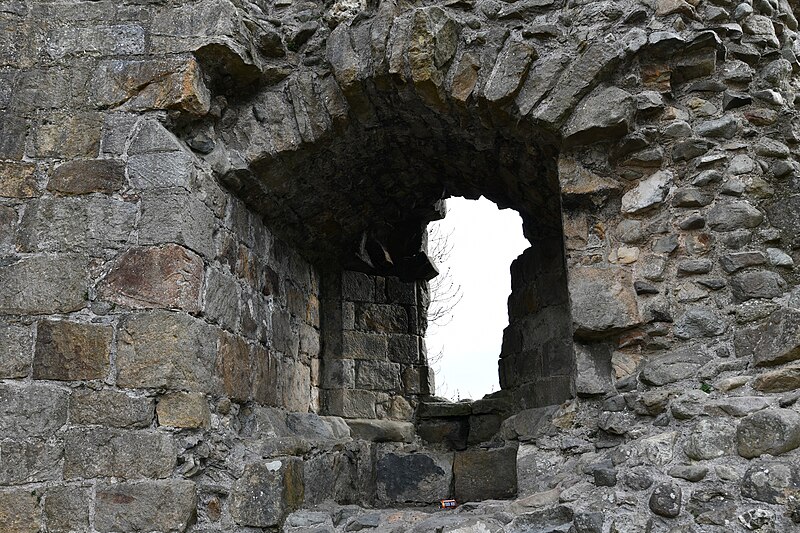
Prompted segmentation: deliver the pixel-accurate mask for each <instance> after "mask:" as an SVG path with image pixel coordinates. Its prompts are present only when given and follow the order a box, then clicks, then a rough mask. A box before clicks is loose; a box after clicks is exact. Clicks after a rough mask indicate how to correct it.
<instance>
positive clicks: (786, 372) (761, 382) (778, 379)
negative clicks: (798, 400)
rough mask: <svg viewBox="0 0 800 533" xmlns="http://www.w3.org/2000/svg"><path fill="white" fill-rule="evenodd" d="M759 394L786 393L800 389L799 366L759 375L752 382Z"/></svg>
mask: <svg viewBox="0 0 800 533" xmlns="http://www.w3.org/2000/svg"><path fill="white" fill-rule="evenodd" d="M753 388H754V389H755V390H757V391H761V392H788V391H793V390H797V389H800V365H791V366H787V367H784V368H780V369H778V370H773V371H772V372H766V373H764V374H761V375H760V376H758V377H757V378H756V379H755V380H754V381H753Z"/></svg>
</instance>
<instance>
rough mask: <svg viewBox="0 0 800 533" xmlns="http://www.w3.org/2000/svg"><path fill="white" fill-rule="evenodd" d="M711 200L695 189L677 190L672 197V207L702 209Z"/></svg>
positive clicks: (711, 198)
mask: <svg viewBox="0 0 800 533" xmlns="http://www.w3.org/2000/svg"><path fill="white" fill-rule="evenodd" d="M712 200H713V197H711V196H710V195H708V194H705V193H703V192H701V191H699V190H697V189H693V188H686V189H678V190H677V191H675V194H674V195H673V196H672V205H674V206H675V207H704V206H706V205H708V204H710V203H711V202H712Z"/></svg>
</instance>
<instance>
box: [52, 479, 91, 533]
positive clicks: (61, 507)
mask: <svg viewBox="0 0 800 533" xmlns="http://www.w3.org/2000/svg"><path fill="white" fill-rule="evenodd" d="M91 500H92V495H91V492H90V489H85V488H78V487H69V486H64V487H53V488H51V489H48V490H47V492H46V495H45V500H44V515H45V517H46V519H47V530H48V531H52V532H53V533H69V532H72V531H87V530H88V529H89V505H90V504H91Z"/></svg>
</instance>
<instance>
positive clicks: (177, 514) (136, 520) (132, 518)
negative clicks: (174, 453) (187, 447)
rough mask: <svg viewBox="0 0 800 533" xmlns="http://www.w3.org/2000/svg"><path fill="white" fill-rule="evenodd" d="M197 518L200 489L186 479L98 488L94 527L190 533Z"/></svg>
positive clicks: (108, 530)
mask: <svg viewBox="0 0 800 533" xmlns="http://www.w3.org/2000/svg"><path fill="white" fill-rule="evenodd" d="M196 514H197V489H196V487H195V484H194V482H192V481H187V480H183V479H170V480H163V481H141V482H123V483H119V482H117V483H106V482H101V483H98V484H97V488H96V496H95V512H94V527H95V529H97V530H98V531H100V532H101V533H111V532H114V531H148V532H150V531H156V532H158V533H168V532H178V533H183V532H185V531H187V529H188V528H189V526H190V525H191V524H192V522H193V521H194V519H195V516H196Z"/></svg>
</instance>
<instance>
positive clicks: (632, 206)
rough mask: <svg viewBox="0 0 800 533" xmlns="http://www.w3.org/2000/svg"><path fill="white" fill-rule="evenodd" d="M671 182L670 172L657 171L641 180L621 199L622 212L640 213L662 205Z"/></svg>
mask: <svg viewBox="0 0 800 533" xmlns="http://www.w3.org/2000/svg"><path fill="white" fill-rule="evenodd" d="M672 180H673V175H672V172H670V171H668V170H661V171H658V172H656V173H655V174H653V175H652V176H650V177H649V178H647V179H645V180H642V181H641V182H640V183H639V184H638V185H637V186H636V187H634V188H633V189H631V190H630V191H628V192H626V193H625V195H624V196H623V197H622V212H623V213H628V214H635V213H640V212H642V211H644V210H646V209H649V208H652V207H654V206H657V205H658V204H660V203H662V202H663V201H664V199H665V198H666V197H667V194H668V193H669V189H670V187H671V186H672Z"/></svg>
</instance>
